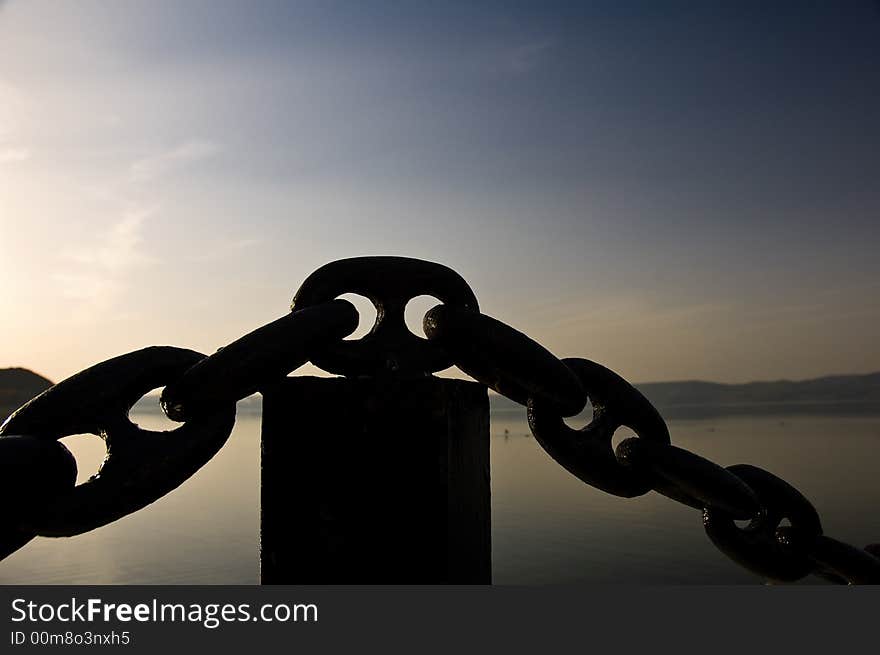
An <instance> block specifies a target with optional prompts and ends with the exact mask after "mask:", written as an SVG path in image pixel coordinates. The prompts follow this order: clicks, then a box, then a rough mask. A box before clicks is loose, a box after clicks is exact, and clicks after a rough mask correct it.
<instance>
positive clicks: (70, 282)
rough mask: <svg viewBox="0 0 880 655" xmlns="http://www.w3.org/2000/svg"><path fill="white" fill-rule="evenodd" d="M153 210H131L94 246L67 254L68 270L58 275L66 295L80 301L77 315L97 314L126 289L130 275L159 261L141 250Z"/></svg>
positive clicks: (99, 237) (109, 305)
mask: <svg viewBox="0 0 880 655" xmlns="http://www.w3.org/2000/svg"><path fill="white" fill-rule="evenodd" d="M153 213H154V210H153V209H147V210H145V209H132V210H129V211H126V212H125V213H124V214H123V216H122V218H121V219H120V220H118V221H116V222H115V223H113V224H112V225H110V226H109V229H107V231H106V232H105V233H104V234H101V235H99V236H98V237H97V243H96V245H95V246H93V247H89V248H78V249H72V250H69V251H67V252H66V253H64V259H65V262H66V264H65V270H64V271H60V272H58V273H56V274H55V279H56V280H57V281H58V282H59V283H60V284H61V285H62V292H63V293H64V295H65V296H66V297H68V298H70V299H72V300H76V301H78V302H79V303H80V304H79V311H78V312H77V314H76V316H75V318H84V317H87V316H90V317H93V318H94V317H95V316H96V315H98V314H101V313H103V312H104V311H105V310H107V309H109V308H110V307H111V306H112V305H113V304H114V302H115V301H116V300H117V298H118V297H119V296H120V295H121V294H122V293H123V292H124V291H125V289H126V287H127V284H128V281H129V276H130V274H131V273H132V272H133V271H134V270H136V269H139V268H142V267H144V266H146V265H149V264H153V263H155V262H156V260H155V259H154V258H153V257H151V256H149V255H147V254H146V253H144V252H143V250H142V244H143V228H144V225H145V222H146V221H147V219H148V218H149V217H150V216H151V215H152V214H153Z"/></svg>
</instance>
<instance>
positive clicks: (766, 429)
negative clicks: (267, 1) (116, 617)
mask: <svg viewBox="0 0 880 655" xmlns="http://www.w3.org/2000/svg"><path fill="white" fill-rule="evenodd" d="M133 419H134V420H135V421H136V422H138V423H139V424H141V425H143V426H144V427H147V428H152V429H167V427H168V424H167V423H165V422H164V421H163V419H161V418H160V417H159V416H157V415H155V414H138V415H135V416H133ZM491 424H492V436H491V458H492V513H493V516H492V522H493V532H492V539H493V554H492V555H493V575H494V581H495V583H497V584H570V583H577V584H581V583H586V584H589V583H673V584H692V583H694V584H706V583H713V584H724V583H750V584H751V583H757V582H760V581H759V580H758V579H757V578H755V576H753V575H752V574H750V573H749V572H748V571H745V570H743V569H741V568H740V567H739V566H737V565H736V564H734V563H733V562H730V561H729V560H727V559H726V558H725V556H724V555H722V554H721V553H720V552H718V551H717V550H716V549H715V547H714V546H713V545H712V544H711V543H710V542H709V539H708V538H707V537H706V535H705V533H704V532H703V528H702V525H701V516H700V512H698V511H697V510H694V509H691V508H687V507H682V506H680V505H678V504H676V503H674V502H672V501H670V500H668V499H666V498H664V497H662V496H659V495H657V494H653V493H650V494H648V495H646V496H643V497H641V498H635V499H621V498H615V497H613V496H609V495H607V494H604V493H602V492H600V491H597V490H595V489H592V488H590V487H587V486H586V485H584V484H583V483H581V482H580V481H579V480H577V479H576V478H574V477H572V476H571V475H570V474H569V473H567V472H566V471H565V470H563V469H562V468H560V467H559V465H557V464H556V463H555V462H554V461H553V460H551V459H550V458H549V457H548V456H547V455H546V454H545V453H544V451H543V450H542V449H541V448H540V446H539V445H538V444H537V442H536V441H535V440H534V439H533V438H531V437H530V436H528V434H529V432H528V426H527V424H526V420H525V412H524V411H516V412H511V411H503V412H493V415H492V423H491ZM669 428H670V432H671V434H672V439H673V442H674V443H676V444H677V445H679V446H682V447H684V448H688V449H690V450H693V451H694V452H696V453H698V454H700V455H703V456H705V457H708V458H710V459H712V460H714V461H716V462H718V463H719V464H722V465H725V466H726V465H730V464H737V463H751V464H756V465H758V466H761V467H763V468H766V469H768V470H769V471H771V472H773V473H776V474H777V475H780V476H782V477H783V478H785V479H786V480H788V481H789V482H790V483H792V484H793V485H794V486H796V487H797V488H798V489H800V490H801V492H802V493H804V495H806V496H807V497H808V498H810V499H811V500H812V501H813V503H814V505H815V506H816V508H817V509H818V511H819V513H820V515H821V517H822V521H823V526H824V528H825V533H826V534H829V535H830V536H834V537H836V538H838V539H843V540H846V541H850V542H851V543H853V544H857V545H859V546H863V545H864V544H866V543H870V542H876V541H880V513H878V512H877V511H876V510H877V507H878V506H880V480H878V477H877V471H878V470H880V460H878V445H880V417H876V416H829V415H817V416H811V415H777V416H734V417H722V418H718V417H714V418H704V419H696V420H679V419H677V420H672V421H669ZM66 443H69V444H70V445H71V447H72V449H74V450H75V453H76V455H77V458H78V460H79V461H80V462H81V465H82V468H85V469H86V470H83V471H81V476H82V477H88V475H89V474H90V473H92V472H94V470H95V469H96V467H97V464H98V462H99V461H100V459H101V458H102V457H103V445H102V442H101V441H100V440H99V439H98V438H97V437H79V438H75V439H73V440H68V441H67V442H66ZM259 444H260V419H259V415H255V414H250V415H248V414H240V415H239V418H238V421H237V423H236V427H235V430H234V432H233V434H232V436H231V437H230V440H229V443H228V444H227V445H226V447H225V448H224V449H223V450H221V452H220V453H219V454H218V455H217V456H216V457H215V458H214V459H213V460H212V461H211V462H209V463H208V464H207V465H206V466H205V467H204V468H203V469H202V470H201V471H200V472H199V473H198V474H197V475H196V476H194V477H193V478H192V479H190V480H189V481H187V482H186V483H185V484H184V485H182V486H181V487H180V488H179V489H177V490H176V491H174V492H172V493H171V494H170V495H168V496H166V497H165V498H163V499H161V500H159V501H157V502H156V503H154V504H152V505H150V506H149V507H147V508H145V509H143V510H141V511H140V512H137V513H136V514H133V515H131V516H128V517H126V518H124V519H121V520H119V521H117V522H115V523H113V524H111V525H108V526H106V527H103V528H100V529H98V530H95V531H93V532H90V533H87V534H84V535H80V536H77V537H73V538H65V539H47V538H38V539H35V540H34V541H32V542H31V543H30V544H28V545H27V546H25V547H24V548H22V549H21V550H19V551H18V552H17V553H15V554H13V555H11V556H10V557H8V558H7V559H6V560H4V561H3V562H0V583H2V584H19V583H24V584H29V583H33V584H37V583H51V584H54V583H62V584H68V583H72V584H86V583H88V584H151V583H156V584H163V583H168V584H257V583H258V582H259V543H258V540H259V457H260V454H259V453H260V450H259ZM87 467H90V468H87ZM808 581H813V582H819V580H818V579H816V578H809V579H808Z"/></svg>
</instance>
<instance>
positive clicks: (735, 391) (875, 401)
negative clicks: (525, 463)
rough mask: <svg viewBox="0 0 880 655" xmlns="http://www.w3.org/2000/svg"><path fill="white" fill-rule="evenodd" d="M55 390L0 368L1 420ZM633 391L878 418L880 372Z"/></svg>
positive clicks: (667, 412)
mask: <svg viewBox="0 0 880 655" xmlns="http://www.w3.org/2000/svg"><path fill="white" fill-rule="evenodd" d="M51 385H52V383H51V382H50V381H49V380H47V379H46V378H44V377H42V376H40V375H37V374H36V373H34V372H32V371H29V370H27V369H23V368H7V369H0V421H2V420H3V419H4V418H5V417H6V416H7V414H9V413H10V412H12V411H14V410H15V409H17V408H18V407H19V406H21V405H22V404H24V403H25V402H27V401H28V400H30V399H31V398H32V397H33V396H35V395H37V394H38V393H40V392H42V391H44V390H45V389H47V388H48V387H50V386H51ZM635 386H636V388H637V389H639V390H640V391H641V392H642V393H643V394H645V396H646V397H647V398H648V399H649V400H650V401H651V402H652V403H653V404H654V405H655V406H656V407H657V409H658V410H660V413H661V414H663V416H664V417H665V418H670V419H671V418H699V417H704V416H705V417H708V416H720V415H729V414H788V413H813V414H829V413H830V414H852V413H862V414H864V413H870V414H873V413H880V372H878V373H869V374H866V375H829V376H825V377H821V378H815V379H812V380H801V381H791V380H777V381H775V382H749V383H746V384H719V383H717V382H702V381H699V380H688V381H683V382H650V383H645V384H637V385H635ZM489 406H490V408H491V410H492V411H494V412H505V411H511V410H520V411H521V410H522V408H521V407H520V406H519V405H517V404H516V403H514V402H513V401H510V400H507V399H506V398H504V397H502V396H499V395H497V394H494V393H493V394H491V395H490V396H489ZM261 410H262V398H261V397H260V396H259V395H254V396H250V397H249V398H246V399H244V400H242V401H240V402H239V404H238V411H239V413H242V414H251V413H254V414H256V413H259V412H260V411H261ZM135 411H146V412H157V411H160V409H159V403H158V398H157V397H156V395H155V394H151V395H148V396H146V397H145V398H143V399H142V400H141V401H140V402H139V403H138V404H137V405H136V406H135Z"/></svg>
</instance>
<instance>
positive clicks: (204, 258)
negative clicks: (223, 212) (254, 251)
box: [190, 237, 264, 262]
mask: <svg viewBox="0 0 880 655" xmlns="http://www.w3.org/2000/svg"><path fill="white" fill-rule="evenodd" d="M263 241H264V240H263V239H260V238H256V237H245V238H239V239H222V240H219V241H216V242H214V243H212V244H208V245H206V246H204V247H203V248H202V249H201V252H200V253H199V254H198V255H193V256H192V257H190V261H193V262H213V261H218V260H220V259H227V258H229V257H233V256H235V255H236V254H237V253H240V252H242V251H244V250H248V249H250V248H254V247H255V246H259V245H260V244H261V243H263Z"/></svg>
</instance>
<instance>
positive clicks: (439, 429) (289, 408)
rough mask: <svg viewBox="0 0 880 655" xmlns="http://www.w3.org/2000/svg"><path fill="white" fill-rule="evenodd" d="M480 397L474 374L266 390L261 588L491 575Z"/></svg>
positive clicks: (305, 382)
mask: <svg viewBox="0 0 880 655" xmlns="http://www.w3.org/2000/svg"><path fill="white" fill-rule="evenodd" d="M490 531H491V524H490V491H489V402H488V395H487V392H486V388H485V387H484V386H482V385H480V384H477V383H474V382H466V381H461V380H449V379H441V378H436V377H433V376H426V377H420V378H391V377H389V378H367V377H362V378H341V377H340V378H316V377H295V378H287V379H286V380H284V381H283V382H282V383H281V384H279V385H277V386H274V387H272V388H270V389H266V390H264V391H263V431H262V510H261V579H262V582H263V584H443V583H454V584H489V583H491V532H490Z"/></svg>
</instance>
